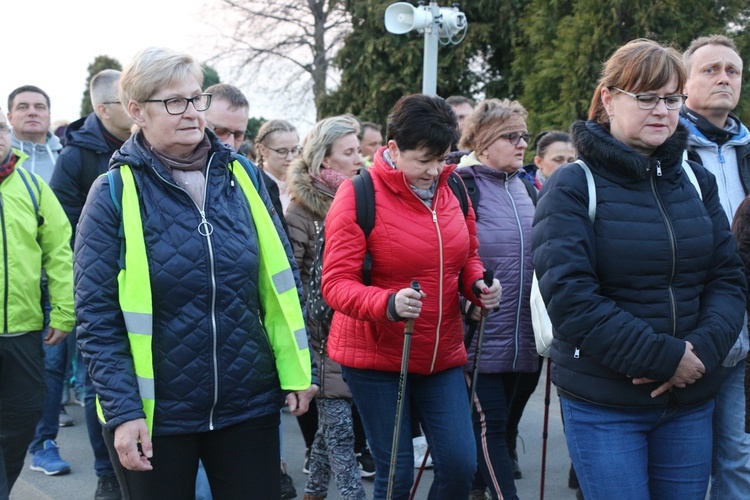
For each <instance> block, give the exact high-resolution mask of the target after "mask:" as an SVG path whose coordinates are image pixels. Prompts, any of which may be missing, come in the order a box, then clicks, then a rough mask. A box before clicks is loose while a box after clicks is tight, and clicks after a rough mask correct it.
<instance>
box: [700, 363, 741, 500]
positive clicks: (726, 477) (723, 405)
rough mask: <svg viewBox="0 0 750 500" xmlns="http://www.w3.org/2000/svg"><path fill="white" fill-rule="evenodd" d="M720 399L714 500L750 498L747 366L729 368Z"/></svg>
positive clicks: (715, 413)
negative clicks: (746, 421)
mask: <svg viewBox="0 0 750 500" xmlns="http://www.w3.org/2000/svg"><path fill="white" fill-rule="evenodd" d="M727 372H728V374H729V376H728V377H727V379H726V380H724V382H723V383H722V384H721V388H720V389H719V393H718V394H717V395H716V408H715V409H714V426H713V429H714V432H713V437H714V449H713V463H712V468H711V494H710V498H711V500H721V499H724V498H746V497H747V496H748V495H750V434H746V433H745V429H744V426H743V422H744V417H745V385H744V384H745V362H744V361H741V362H739V363H737V364H736V365H735V366H733V367H731V368H728V369H727Z"/></svg>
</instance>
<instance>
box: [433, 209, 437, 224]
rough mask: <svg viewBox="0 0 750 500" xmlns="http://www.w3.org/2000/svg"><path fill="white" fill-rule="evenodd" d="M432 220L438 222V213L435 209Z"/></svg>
mask: <svg viewBox="0 0 750 500" xmlns="http://www.w3.org/2000/svg"><path fill="white" fill-rule="evenodd" d="M432 222H434V223H436V224H437V213H435V211H434V210H433V211H432Z"/></svg>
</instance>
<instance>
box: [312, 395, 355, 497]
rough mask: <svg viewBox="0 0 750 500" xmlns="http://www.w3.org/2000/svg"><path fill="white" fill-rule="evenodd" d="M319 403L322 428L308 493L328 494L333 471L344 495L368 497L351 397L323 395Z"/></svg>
mask: <svg viewBox="0 0 750 500" xmlns="http://www.w3.org/2000/svg"><path fill="white" fill-rule="evenodd" d="M317 404H318V432H316V433H315V441H313V445H312V448H311V449H310V475H309V476H308V478H307V484H306V485H305V493H307V494H308V495H313V496H320V497H323V498H325V497H326V496H327V495H328V483H329V481H330V479H331V473H333V475H334V477H335V479H336V487H338V489H339V493H340V494H341V498H343V499H345V500H350V499H352V500H363V499H366V498H367V497H366V495H365V490H364V488H363V487H362V477H361V475H360V472H359V464H358V463H357V459H356V458H355V457H354V428H353V426H352V404H351V401H349V400H346V399H327V398H320V399H318V400H317Z"/></svg>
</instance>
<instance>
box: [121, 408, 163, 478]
mask: <svg viewBox="0 0 750 500" xmlns="http://www.w3.org/2000/svg"><path fill="white" fill-rule="evenodd" d="M139 446H140V449H138V448H139ZM115 449H116V450H117V456H119V457H120V463H121V464H122V466H123V467H125V468H126V469H128V470H140V471H144V470H151V469H153V467H152V466H151V461H150V460H149V458H151V457H152V456H154V450H153V447H152V446H151V438H150V437H149V435H148V426H147V425H146V419H145V418H137V419H135V420H129V421H127V422H125V423H124V424H121V425H119V426H118V427H117V428H116V429H115Z"/></svg>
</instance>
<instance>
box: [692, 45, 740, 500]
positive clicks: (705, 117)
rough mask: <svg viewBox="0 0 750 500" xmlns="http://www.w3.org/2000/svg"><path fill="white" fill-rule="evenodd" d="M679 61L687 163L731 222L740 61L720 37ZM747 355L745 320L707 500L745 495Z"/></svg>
mask: <svg viewBox="0 0 750 500" xmlns="http://www.w3.org/2000/svg"><path fill="white" fill-rule="evenodd" d="M683 58H684V61H685V66H686V68H687V72H688V79H687V82H686V84H685V94H687V96H688V99H687V102H686V104H685V106H683V109H682V110H681V111H680V115H681V121H682V122H683V124H685V125H686V126H687V127H688V129H689V130H690V138H689V142H688V148H689V158H690V159H691V160H695V161H698V162H699V163H701V164H702V165H703V166H704V167H706V169H708V170H709V171H710V172H711V173H713V174H714V175H715V176H716V183H717V185H718V188H719V200H720V201H721V205H722V207H724V211H725V212H726V214H727V218H728V219H729V221H730V222H731V221H732V219H733V218H734V215H735V212H736V210H737V207H738V206H739V205H740V203H741V202H742V200H743V199H745V196H746V195H747V194H748V193H750V132H748V129H747V128H746V127H745V126H744V125H743V124H742V123H741V122H740V120H739V119H738V118H737V117H736V116H735V115H734V114H733V113H732V111H733V110H734V108H735V107H736V106H737V102H738V101H739V99H740V89H741V86H742V58H741V57H740V54H739V51H738V50H737V47H736V46H735V44H734V42H733V41H732V40H730V39H729V38H727V37H725V36H722V35H713V36H706V37H701V38H698V39H696V40H693V42H692V43H691V44H690V46H689V47H688V49H687V50H686V51H685V54H684V56H683ZM747 354H748V333H747V320H746V321H745V326H744V327H743V329H742V332H741V333H740V336H739V338H738V339H737V342H736V343H735V345H734V347H732V350H731V351H730V352H729V354H728V355H727V358H726V359H725V360H724V363H723V364H724V366H725V367H727V368H729V370H728V371H729V376H728V377H727V379H726V380H725V381H724V382H723V383H722V386H721V388H720V390H719V393H718V394H717V396H716V408H715V410H714V422H713V428H714V430H713V463H712V470H711V494H710V498H711V499H721V498H747V495H748V492H750V434H746V433H745V432H744V426H743V422H744V415H745V392H744V378H745V358H746V357H747Z"/></svg>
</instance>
